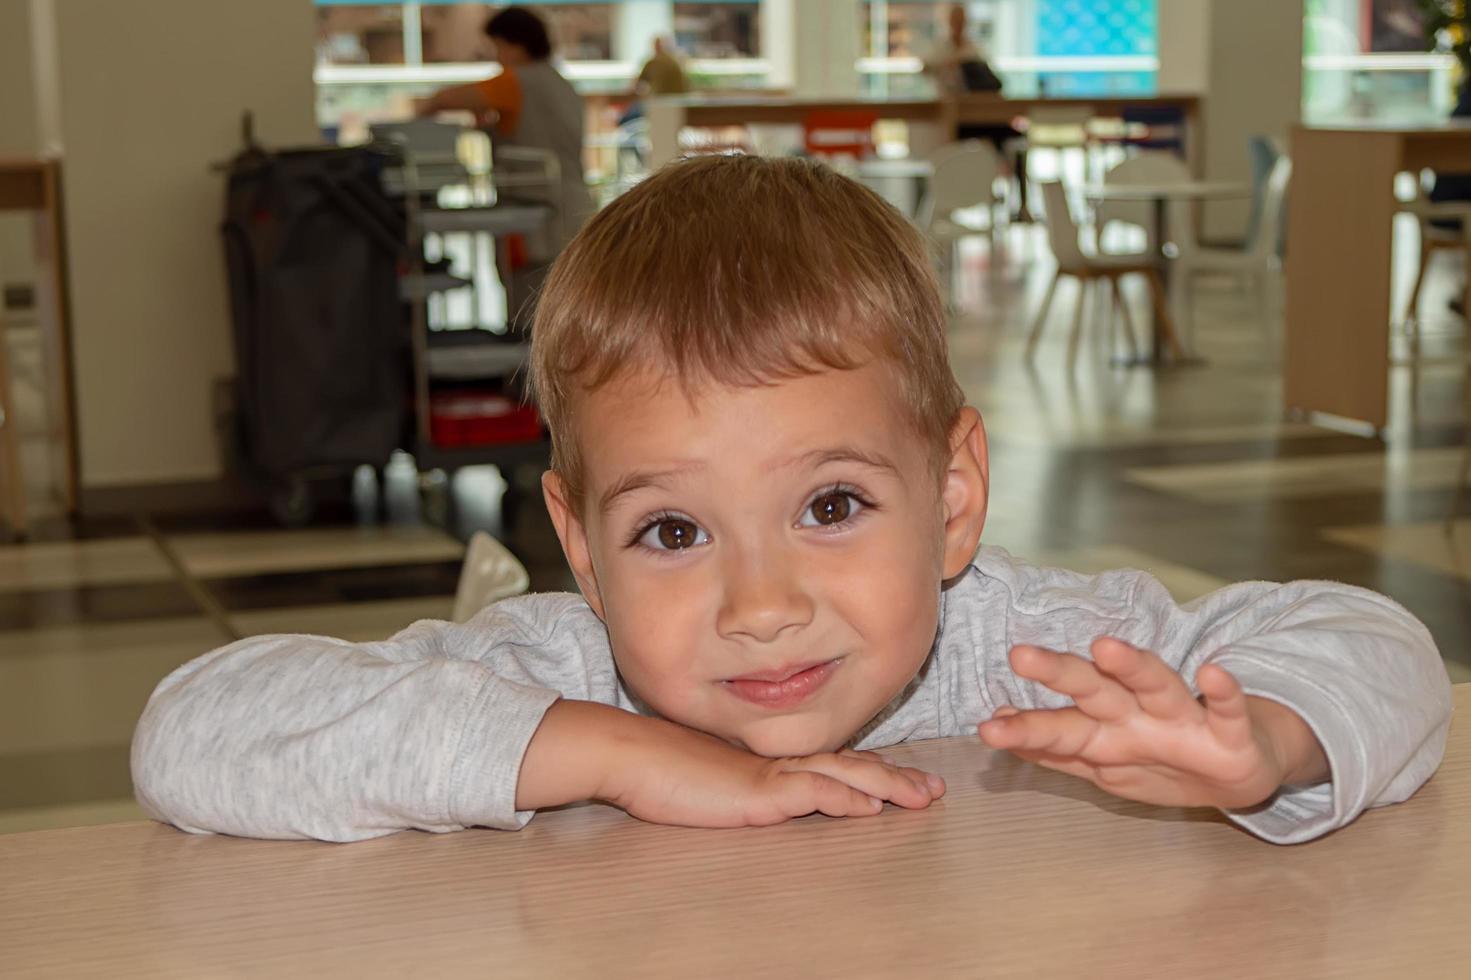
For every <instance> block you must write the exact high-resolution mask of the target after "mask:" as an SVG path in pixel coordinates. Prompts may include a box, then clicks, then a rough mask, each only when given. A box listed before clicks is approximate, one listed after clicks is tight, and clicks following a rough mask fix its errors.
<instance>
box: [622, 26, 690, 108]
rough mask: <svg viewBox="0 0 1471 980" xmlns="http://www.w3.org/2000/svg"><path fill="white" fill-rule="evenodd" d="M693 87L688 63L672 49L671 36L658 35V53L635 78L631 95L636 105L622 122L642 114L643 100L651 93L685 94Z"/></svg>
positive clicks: (656, 41)
mask: <svg viewBox="0 0 1471 980" xmlns="http://www.w3.org/2000/svg"><path fill="white" fill-rule="evenodd" d="M689 90H690V80H689V78H688V77H686V76H685V73H684V66H683V65H682V64H680V63H679V59H678V58H677V57H675V55H674V52H672V51H671V50H670V45H669V39H668V38H663V37H656V38H654V53H653V54H652V55H651V56H650V57H649V60H648V61H645V62H644V66H643V68H641V69H640V70H639V73H638V78H636V79H634V82H633V91H632V92H631V93H630V94H629V98H630V99H632V100H633V104H632V105H630V106H629V107H628V111H627V112H625V113H624V114H623V118H622V119H620V120H618V122H619V124H620V125H622V124H623V123H624V122H627V121H628V120H630V119H637V118H638V117H639V116H642V115H643V114H644V112H643V99H645V98H646V97H648V96H650V95H684V94H685V93H687V92H688V91H689Z"/></svg>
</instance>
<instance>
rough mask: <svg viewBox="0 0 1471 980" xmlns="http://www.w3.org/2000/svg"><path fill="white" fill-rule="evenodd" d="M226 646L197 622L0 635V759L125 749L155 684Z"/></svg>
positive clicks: (214, 630) (207, 624) (202, 621)
mask: <svg viewBox="0 0 1471 980" xmlns="http://www.w3.org/2000/svg"><path fill="white" fill-rule="evenodd" d="M226 639H227V638H226V637H225V636H224V634H223V633H222V631H221V630H220V629H219V628H218V627H216V626H215V625H214V624H213V623H211V622H210V621H209V620H207V619H203V618H199V619H179V620H159V621H143V622H136V623H117V624H109V625H105V626H101V625H98V626H75V627H64V628H58V629H43V630H27V631H16V632H4V633H0V757H4V756H11V757H13V756H16V755H25V754H34V753H50V752H58V751H63V750H77V749H84V748H96V747H101V746H110V745H126V744H127V743H128V742H129V740H130V739H131V738H132V734H133V726H134V725H135V724H136V723H137V721H138V716H139V715H140V714H141V713H142V711H143V706H144V705H145V704H146V703H147V701H148V696H149V695H150V694H151V693H152V692H153V689H154V687H156V686H157V685H158V682H159V681H161V680H162V679H163V678H164V677H165V676H166V675H167V674H168V673H169V672H170V671H172V670H173V669H174V668H175V667H178V666H179V665H180V664H183V663H186V662H187V661H189V660H192V659H193V658H195V657H197V656H199V655H201V654H203V653H206V652H208V651H209V650H211V649H213V648H215V647H217V646H220V645H221V644H222V643H225V642H226Z"/></svg>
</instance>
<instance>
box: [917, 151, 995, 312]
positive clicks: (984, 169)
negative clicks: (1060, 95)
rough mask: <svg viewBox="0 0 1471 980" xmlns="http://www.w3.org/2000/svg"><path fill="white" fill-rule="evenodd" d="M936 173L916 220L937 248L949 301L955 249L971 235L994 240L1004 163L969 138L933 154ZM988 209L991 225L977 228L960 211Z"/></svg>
mask: <svg viewBox="0 0 1471 980" xmlns="http://www.w3.org/2000/svg"><path fill="white" fill-rule="evenodd" d="M930 163H931V164H932V165H933V166H934V173H933V174H931V176H930V185H929V189H928V190H926V191H925V195H924V198H923V199H922V200H921V201H920V203H919V211H918V214H917V215H916V217H915V221H916V223H917V224H918V225H919V227H920V229H921V230H923V231H924V233H925V234H926V235H928V236H929V237H930V239H931V240H932V241H933V242H934V243H935V244H936V245H937V246H938V250H939V256H940V281H941V282H942V283H943V284H944V288H945V299H946V302H947V303H948V302H949V301H950V299H951V297H953V296H954V294H955V287H954V268H955V245H956V243H957V242H959V241H960V239H962V238H964V237H965V236H966V235H976V234H981V233H988V234H990V235H991V236H992V239H993V240H994V239H995V234H996V208H997V205H998V204H999V203H1000V201H999V199H998V198H997V196H996V180H997V178H998V177H999V176H1000V174H1001V160H1000V158H999V157H998V156H997V155H996V150H995V148H994V147H992V146H991V144H989V143H985V142H982V141H981V140H966V141H965V142H963V143H950V144H947V145H946V146H942V147H940V148H939V149H938V150H936V151H935V152H934V153H933V154H932V155H931V156H930ZM982 208H983V209H985V212H986V224H985V226H984V227H978V226H976V225H974V224H972V223H970V222H969V221H967V220H965V218H964V217H963V216H962V215H961V214H958V213H957V212H962V211H968V210H972V209H982Z"/></svg>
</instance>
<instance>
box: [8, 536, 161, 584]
mask: <svg viewBox="0 0 1471 980" xmlns="http://www.w3.org/2000/svg"><path fill="white" fill-rule="evenodd" d="M173 577H174V572H173V569H172V568H170V567H169V563H168V561H167V560H165V558H164V556H163V554H162V553H161V552H160V551H159V550H158V547H157V545H155V544H154V543H153V542H152V541H151V540H149V539H148V538H141V537H140V538H112V539H108V540H102V541H54V542H46V543H41V544H18V545H11V546H8V547H5V548H0V592H27V591H34V590H41V589H72V588H78V587H81V586H98V585H128V584H134V583H142V582H162V581H167V580H169V579H171V578H173Z"/></svg>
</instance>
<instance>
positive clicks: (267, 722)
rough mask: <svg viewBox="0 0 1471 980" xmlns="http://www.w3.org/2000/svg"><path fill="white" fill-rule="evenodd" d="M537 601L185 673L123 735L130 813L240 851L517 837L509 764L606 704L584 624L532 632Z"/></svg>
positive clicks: (295, 642) (608, 682) (220, 654)
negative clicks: (567, 712) (460, 621)
mask: <svg viewBox="0 0 1471 980" xmlns="http://www.w3.org/2000/svg"><path fill="white" fill-rule="evenodd" d="M546 598H547V597H531V598H529V599H525V600H510V601H508V602H507V603H502V604H500V606H498V607H492V608H491V610H488V611H487V612H486V613H483V614H481V616H479V617H477V618H476V619H475V620H472V621H471V622H470V623H468V624H465V625H455V624H451V623H442V622H428V621H426V622H420V623H416V624H414V625H413V626H411V627H410V628H408V629H407V630H404V631H403V632H402V633H400V634H398V635H397V636H395V637H393V638H392V639H390V640H386V641H383V642H379V643H359V644H353V643H347V642H344V641H341V640H334V639H329V638H327V637H319V636H260V637H253V638H250V639H245V640H240V641H238V642H236V643H233V644H230V645H229V646H226V647H223V648H221V649H219V650H216V651H214V652H213V653H209V654H206V655H205V656H203V657H200V658H199V659H197V660H194V661H192V662H190V663H188V664H185V665H184V666H183V667H180V668H179V669H178V670H176V671H175V672H174V673H172V674H171V675H169V676H168V677H166V678H165V679H164V680H163V681H162V683H160V684H159V685H158V688H157V689H156V690H155V691H154V693H153V696H152V697H151V698H150V699H149V701H148V705H147V707H146V708H145V709H144V711H143V715H142V718H141V719H140V720H139V722H138V727H137V730H136V732H135V734H134V737H133V747H132V767H133V783H134V790H135V792H136V794H137V797H138V801H139V802H140V803H141V804H142V805H143V807H144V809H145V810H146V811H147V812H148V813H149V814H150V815H152V816H154V817H155V818H157V819H159V820H164V821H167V822H169V823H172V824H174V825H176V826H178V827H180V828H181V829H183V830H187V831H191V832H196V833H202V832H216V833H225V834H235V835H239V836H245V837H270V838H302V837H307V838H317V839H320V840H333V841H349V840H360V839H364V838H368V837H377V836H381V835H383V834H388V833H392V832H394V831H397V830H403V829H406V828H417V829H420V830H429V831H448V830H459V829H461V828H463V827H467V826H471V825H476V826H486V827H498V828H505V829H516V828H519V827H521V826H523V825H524V824H525V823H526V821H527V820H529V819H530V817H531V814H530V813H527V812H517V811H516V808H515V798H516V783H517V779H518V777H519V774H520V767H521V759H522V757H523V756H524V755H525V752H526V747H527V745H528V744H529V743H530V741H531V737H532V735H533V734H535V732H536V729H537V726H538V725H539V724H540V723H541V719H542V716H543V715H544V714H545V712H546V710H547V708H548V707H550V706H551V704H552V703H553V702H555V701H556V700H557V698H559V697H560V696H562V695H567V696H570V697H578V698H583V699H587V700H603V701H605V702H609V703H612V702H615V701H616V700H617V697H616V680H615V677H614V674H613V672H612V668H611V665H610V664H609V665H605V664H603V663H602V662H601V661H602V659H603V658H600V657H597V656H596V655H595V654H596V652H597V649H598V647H599V642H598V641H599V637H598V629H599V626H598V624H597V623H596V622H595V618H594V617H592V616H591V613H590V611H587V612H586V613H585V614H584V615H580V616H579V615H577V614H576V610H575V609H574V608H572V606H571V604H570V603H564V605H566V606H567V608H566V610H564V611H565V612H566V613H567V614H566V615H557V614H556V610H555V609H553V610H551V613H552V614H551V615H547V612H548V610H547V604H546V602H545V601H542V602H541V605H539V606H538V605H537V603H538V601H539V600H545V599H546ZM567 599H569V600H570V599H571V597H567ZM553 604H554V605H555V601H553ZM501 607H504V608H501ZM518 609H519V610H520V611H521V612H519V613H518V611H517V610H518ZM583 609H584V610H585V606H584V607H583ZM527 611H530V612H532V613H540V614H541V615H526V613H527ZM602 647H603V648H604V649H605V648H606V640H603V641H602ZM585 648H591V649H585ZM589 654H593V655H589Z"/></svg>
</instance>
